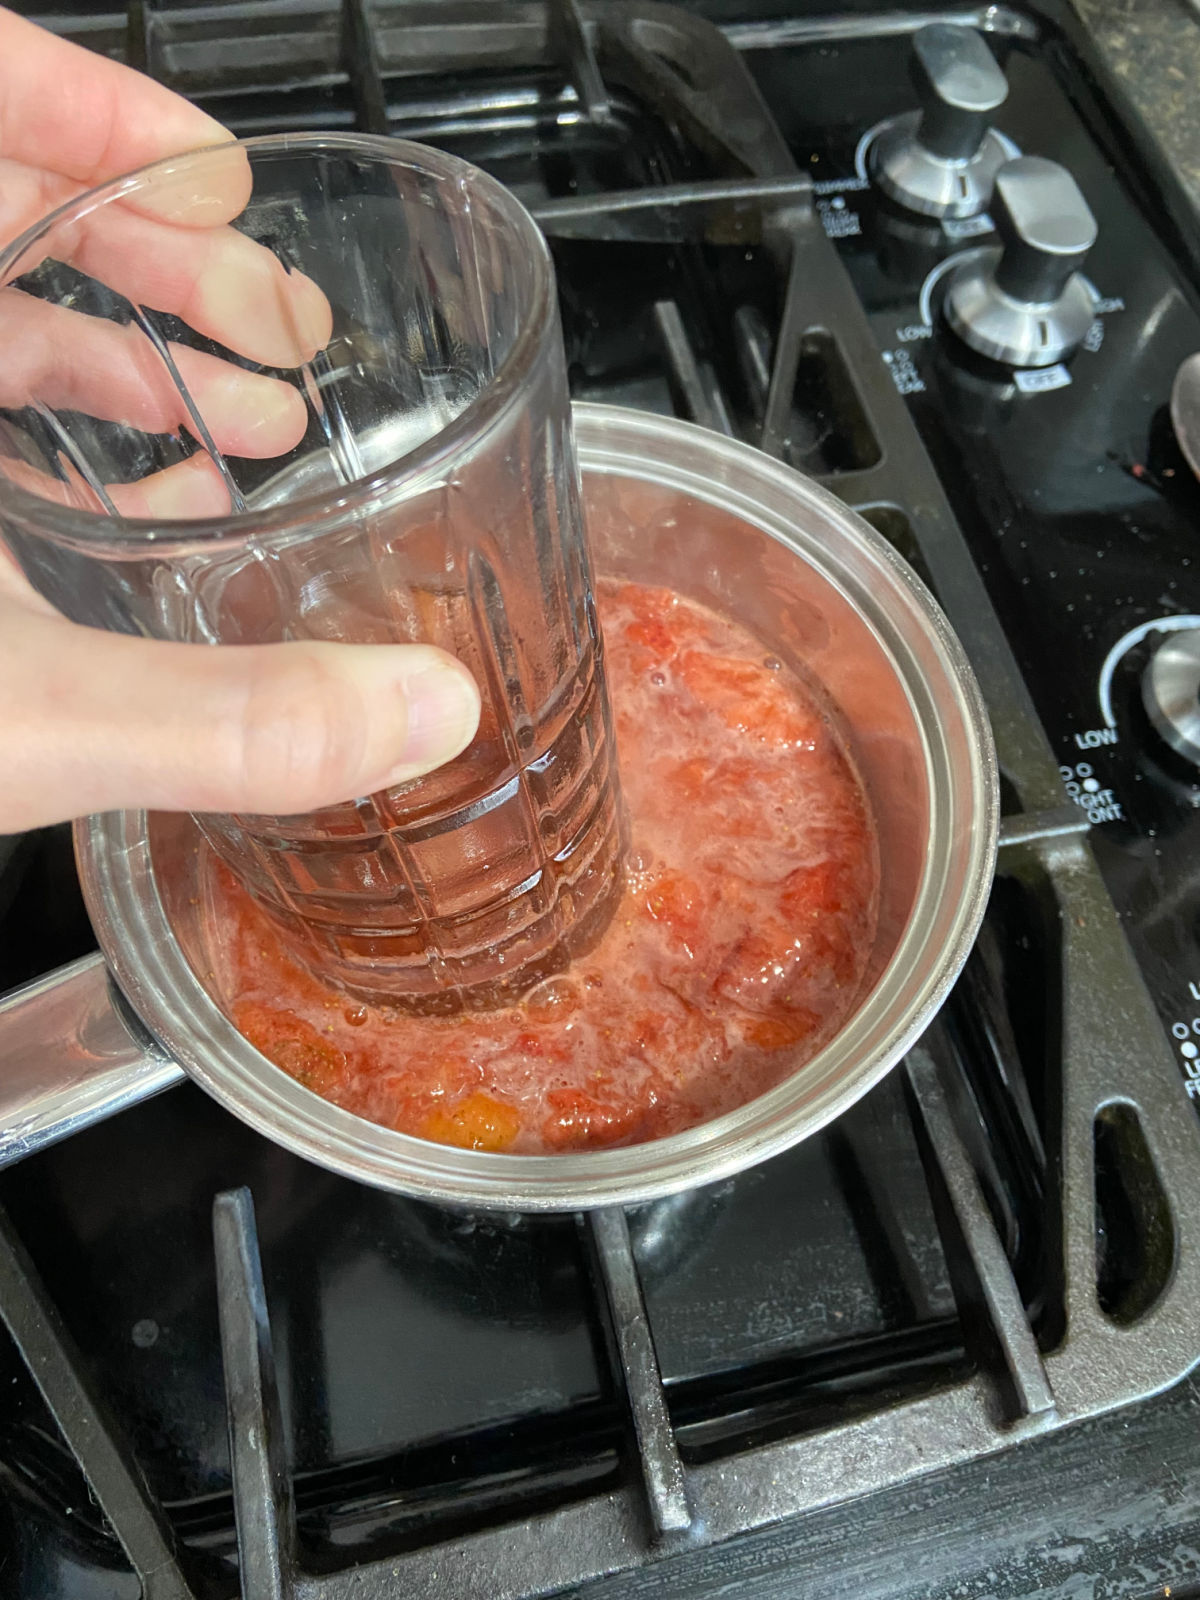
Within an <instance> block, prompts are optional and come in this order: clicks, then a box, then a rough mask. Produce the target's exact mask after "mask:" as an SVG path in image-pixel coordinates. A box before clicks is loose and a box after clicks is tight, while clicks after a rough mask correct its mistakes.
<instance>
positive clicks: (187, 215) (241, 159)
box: [122, 118, 254, 228]
mask: <svg viewBox="0 0 1200 1600" xmlns="http://www.w3.org/2000/svg"><path fill="white" fill-rule="evenodd" d="M205 120H206V121H209V120H210V119H207V118H206V119H205ZM210 126H211V129H212V139H213V141H214V143H215V146H216V147H215V148H213V149H209V150H204V151H200V150H198V149H196V148H195V142H194V141H193V143H192V145H190V146H189V149H190V151H191V153H190V154H183V155H181V156H180V158H179V161H178V165H172V166H169V167H166V168H163V169H160V170H158V171H156V172H155V173H154V174H153V175H152V176H150V177H148V178H147V179H146V180H145V182H144V183H143V184H142V185H141V186H140V187H137V188H133V189H131V190H130V191H129V193H128V194H127V195H124V196H123V197H122V198H123V202H124V204H125V205H127V206H129V207H130V208H131V209H132V210H134V211H141V212H143V213H144V214H145V215H147V216H152V217H159V218H161V219H162V220H163V221H164V222H173V223H174V224H175V225H176V226H177V227H181V228H213V227H216V226H218V225H219V224H220V223H223V222H229V221H231V220H232V219H233V218H234V217H236V216H239V215H240V214H241V212H242V211H243V210H244V209H245V207H246V204H247V202H248V201H249V199H250V195H251V192H252V190H253V188H254V177H253V173H252V172H251V170H250V160H249V157H248V156H247V155H246V152H245V151H244V150H243V149H241V148H240V147H239V146H231V145H227V144H225V143H224V142H223V140H225V139H228V137H229V135H228V134H227V133H225V130H224V129H223V128H222V127H221V126H220V124H219V123H216V122H211V123H210Z"/></svg>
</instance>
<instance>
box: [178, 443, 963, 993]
mask: <svg viewBox="0 0 1200 1600" xmlns="http://www.w3.org/2000/svg"><path fill="white" fill-rule="evenodd" d="M583 481H584V500H585V505H586V510H587V518H588V528H589V533H590V537H591V543H592V553H593V558H594V561H595V566H596V570H597V573H598V575H599V576H601V577H613V578H629V579H635V580H637V581H638V582H640V583H649V584H654V585H658V586H663V587H667V588H672V589H675V590H677V591H678V592H680V593H682V594H683V595H685V596H686V597H688V598H689V599H692V600H698V601H700V602H702V603H703V604H705V605H707V606H710V607H712V608H713V609H714V610H716V611H718V612H720V613H722V614H723V615H725V616H728V617H732V618H733V619H734V620H736V621H737V622H739V623H741V624H743V625H744V626H745V627H747V628H749V629H750V631H751V632H752V633H753V634H754V635H755V636H756V637H757V638H758V639H760V640H761V641H762V644H763V648H764V653H765V654H768V655H774V656H776V657H777V658H778V659H779V660H781V661H782V662H783V663H784V664H785V665H786V666H788V667H791V668H792V669H793V670H795V671H797V672H798V673H799V674H800V675H801V676H802V677H803V678H804V679H805V680H806V681H807V682H808V684H809V685H810V687H811V688H812V689H813V691H814V692H815V693H816V695H817V696H818V697H819V698H820V699H821V700H822V701H823V702H824V704H825V706H826V710H827V714H828V715H829V716H830V717H831V718H832V719H833V720H834V721H835V722H836V724H837V726H838V728H839V730H840V731H841V733H842V735H843V737H844V739H845V741H846V744H847V746H848V747H849V750H850V752H851V755H852V757H853V759H854V761H855V763H856V765H857V767H858V770H859V773H860V776H861V778H862V780H863V784H864V787H865V789H866V792H867V796H868V800H869V802H870V806H871V811H872V814H873V819H874V823H875V827H876V832H877V837H878V841H879V856H880V908H879V917H878V923H877V930H876V935H875V941H874V945H873V948H872V951H871V955H870V958H869V960H868V962H867V966H866V977H865V980H864V990H865V989H869V988H870V986H871V984H872V983H873V982H874V981H875V979H877V978H878V976H879V974H880V973H881V972H882V971H884V969H885V968H886V967H887V965H888V963H889V961H890V960H891V958H892V955H893V953H894V951H895V949H896V945H897V942H898V941H899V939H900V936H901V934H902V933H903V931H904V928H905V926H906V925H907V923H908V920H909V917H910V915H911V914H912V910H913V905H914V903H915V900H916V895H917V890H918V887H919V885H920V880H921V871H922V867H923V864H924V862H925V859H926V855H927V849H928V843H929V826H930V815H931V808H930V793H929V773H928V755H927V751H926V749H925V744H924V740H923V738H922V734H921V729H920V726H919V724H918V721H917V718H916V716H915V714H914V710H913V706H912V703H911V701H910V699H909V696H908V694H907V692H906V689H905V686H904V683H903V681H902V679H901V677H900V675H899V673H898V671H897V667H896V663H895V661H894V660H893V659H892V657H891V656H890V654H889V652H888V651H887V649H886V648H885V647H884V644H883V642H882V640H881V639H880V637H879V636H878V634H877V633H876V631H875V630H874V629H873V627H872V626H871V624H870V622H869V621H868V619H867V618H866V617H865V616H864V614H863V613H862V612H861V611H860V610H858V609H856V607H855V605H854V604H852V603H851V601H850V599H849V598H848V597H847V595H846V594H845V593H843V592H842V590H841V589H840V588H839V587H838V586H837V584H836V583H835V582H834V581H832V579H831V577H830V576H827V575H825V574H823V573H822V572H820V571H818V570H817V568H815V567H814V566H812V565H810V564H809V562H807V561H805V560H803V559H801V558H800V557H798V555H797V554H796V552H795V551H794V550H793V549H791V548H789V547H787V546H786V545H783V544H781V543H779V541H778V540H776V539H774V538H773V537H772V536H771V535H770V534H769V533H766V532H764V531H763V530H762V529H761V528H758V527H754V526H753V525H751V524H749V523H747V522H746V521H745V520H744V519H743V518H742V517H740V516H738V515H736V514H735V513H733V512H732V511H730V510H728V509H727V508H724V507H721V506H717V505H713V504H712V503H710V502H708V501H706V500H703V499H701V498H699V497H697V496H696V495H694V494H691V493H688V492H687V491H685V490H681V489H680V488H678V487H675V486H671V485H668V484H663V483H657V482H653V481H651V480H648V479H641V478H634V477H625V476H622V475H620V474H611V473H586V474H585V476H584V480H583ZM151 838H152V850H153V856H154V863H155V878H156V880H157V883H158V885H159V889H160V892H161V893H162V895H163V899H164V903H165V905H166V909H167V915H168V918H169V920H170V922H171V926H172V928H173V930H174V932H175V935H176V937H177V938H178V939H179V942H180V943H181V945H182V946H183V948H184V950H185V952H186V954H187V957H188V960H189V962H190V964H191V966H192V969H193V971H194V972H195V973H196V975H197V977H198V978H199V979H200V980H201V982H204V983H207V982H208V981H209V979H210V976H211V974H210V971H209V962H208V957H207V954H206V948H205V933H204V928H203V927H202V926H201V923H200V920H199V911H200V908H201V907H202V905H203V904H204V901H205V896H204V895H203V893H202V892H201V889H200V885H199V883H198V866H199V863H200V862H201V861H202V859H203V854H204V849H205V848H206V847H205V846H203V845H202V843H201V840H200V835H199V832H198V830H197V829H196V827H195V825H194V823H192V821H191V819H190V818H186V817H178V816H166V815H156V816H155V817H153V818H152V819H151ZM198 846H199V849H198V848H197V847H198Z"/></svg>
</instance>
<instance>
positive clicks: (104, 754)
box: [0, 599, 479, 832]
mask: <svg viewBox="0 0 1200 1600" xmlns="http://www.w3.org/2000/svg"><path fill="white" fill-rule="evenodd" d="M478 723H479V691H478V689H477V688H476V686H475V683H474V680H473V679H472V678H471V676H470V674H469V673H468V671H467V669H466V668H465V667H463V666H461V665H460V664H459V663H458V662H457V661H455V660H454V658H453V657H452V656H449V655H447V654H446V653H445V652H444V651H442V650H437V649H435V648H434V647H433V646H432V645H345V644H279V645H221V646H217V647H215V648H214V647H212V646H207V645H191V644H168V643H163V642H159V641H157V640H150V639H135V638H130V637H128V636H126V635H123V634H113V633H104V632H101V631H100V630H99V629H95V628H84V627H79V626H77V625H76V624H75V623H71V622H67V621H65V620H64V619H63V618H62V617H59V616H57V615H53V614H49V613H48V612H46V611H42V610H36V609H31V608H27V607H25V606H23V605H21V604H19V603H14V602H13V601H11V600H10V601H5V600H2V599H0V832H16V831H19V830H22V829H26V828H32V827H40V826H43V825H45V824H48V823H51V822H58V821H63V820H65V819H67V818H69V817H75V816H80V815H82V814H83V813H84V812H87V811H110V810H117V809H122V808H125V807H143V806H144V807H146V808H148V809H151V810H164V811H185V810H186V811H241V812H252V813H253V812H259V813H266V814H276V815H288V814H289V813H293V812H301V811H311V810H314V809H316V808H317V807H319V806H324V805H332V804H335V803H336V802H338V801H341V800H347V799H350V798H352V797H354V796H356V795H364V794H370V793H372V792H373V791H374V790H376V789H382V788H386V787H388V786H390V785H392V784H397V783H404V782H406V781H408V780H409V779H411V778H417V777H420V776H422V775H423V774H424V773H427V772H430V771H432V770H433V769H434V768H435V767H439V766H442V765H443V764H444V763H445V762H447V761H450V760H452V759H453V757H454V756H456V755H458V754H459V753H460V751H462V750H464V749H465V748H466V746H467V745H468V744H469V743H470V742H471V740H472V738H473V737H474V735H475V730H476V728H477V726H478Z"/></svg>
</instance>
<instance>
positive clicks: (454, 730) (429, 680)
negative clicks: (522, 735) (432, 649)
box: [386, 656, 479, 786]
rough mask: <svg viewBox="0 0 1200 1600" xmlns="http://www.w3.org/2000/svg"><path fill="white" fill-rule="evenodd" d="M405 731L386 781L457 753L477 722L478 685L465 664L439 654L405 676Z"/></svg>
mask: <svg viewBox="0 0 1200 1600" xmlns="http://www.w3.org/2000/svg"><path fill="white" fill-rule="evenodd" d="M404 697H405V700H406V702H407V705H408V732H407V735H406V737H405V741H404V750H403V752H402V759H401V760H400V761H399V762H398V763H397V764H396V766H395V767H393V768H392V770H391V771H390V772H389V774H388V776H387V780H386V782H387V785H389V786H390V785H391V784H395V783H407V782H409V780H410V779H412V778H420V777H423V776H424V774H425V773H427V772H432V771H433V770H434V768H435V767H442V766H445V764H446V762H447V761H453V760H454V757H455V756H457V755H461V754H462V752H463V751H464V750H465V749H466V748H467V746H468V745H469V744H470V742H471V740H472V739H473V738H474V737H475V730H476V729H477V728H478V726H479V690H478V689H477V688H476V686H475V680H474V679H473V678H472V677H471V674H470V673H469V672H468V671H467V669H466V668H465V667H464V666H461V665H460V664H459V663H458V662H457V661H455V660H453V658H452V657H450V656H442V657H439V658H437V659H435V660H433V661H431V662H429V663H428V664H427V665H424V666H422V667H421V668H420V669H419V670H418V671H416V672H414V673H413V674H412V675H411V676H410V677H406V678H405V679H404Z"/></svg>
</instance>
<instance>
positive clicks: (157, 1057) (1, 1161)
mask: <svg viewBox="0 0 1200 1600" xmlns="http://www.w3.org/2000/svg"><path fill="white" fill-rule="evenodd" d="M182 1077H183V1069H182V1067H180V1066H178V1065H176V1063H175V1062H174V1061H172V1060H171V1059H170V1057H169V1056H167V1055H166V1054H165V1052H164V1051H163V1050H162V1049H161V1048H160V1047H159V1046H158V1045H157V1044H155V1042H154V1041H153V1039H151V1037H150V1035H149V1034H148V1033H146V1031H145V1030H144V1029H143V1028H142V1027H141V1024H140V1023H139V1022H138V1021H137V1019H136V1018H135V1017H134V1016H133V1014H132V1012H131V1011H130V1009H129V1006H128V1004H127V1003H126V1001H125V1000H124V999H123V997H122V996H121V994H120V992H119V991H118V990H117V988H116V986H115V985H114V983H113V981H112V979H111V978H110V977H109V975H108V969H107V968H106V967H105V965H104V957H103V956H102V955H100V953H99V952H97V953H96V954H95V955H90V956H85V957H84V958H83V960H82V961H74V962H72V963H71V964H70V965H69V966H66V967H59V968H58V969H57V971H54V972H48V973H46V975H45V977H42V978H37V979H35V980H34V982H32V983H28V984H25V985H24V986H23V987H22V988H20V989H14V990H13V991H12V993H11V994H7V995H5V996H4V997H3V998H0V1167H6V1166H9V1165H11V1164H12V1163H13V1162H14V1161H20V1160H22V1159H23V1158H24V1157H25V1156H28V1155H32V1154H33V1152H34V1151H35V1150H41V1149H43V1148H45V1146H47V1145H50V1144H55V1143H56V1142H57V1141H58V1140H59V1139H65V1138H66V1137H67V1136H68V1135H69V1134H72V1133H78V1132H79V1130H80V1129H81V1128H87V1127H90V1126H91V1124H92V1123H94V1122H100V1121H102V1120H103V1119H104V1118H105V1117H111V1116H112V1115H113V1114H114V1113H115V1112H117V1111H123V1110H124V1109H125V1108H126V1107H127V1106H132V1105H136V1104H137V1103H138V1102H139V1101H140V1100H146V1099H148V1098H149V1097H150V1096H151V1095H153V1094H158V1093H159V1092H160V1090H162V1089H166V1088H169V1087H170V1085H171V1084H173V1083H177V1082H178V1081H179V1080H180V1079H181V1078H182Z"/></svg>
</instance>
